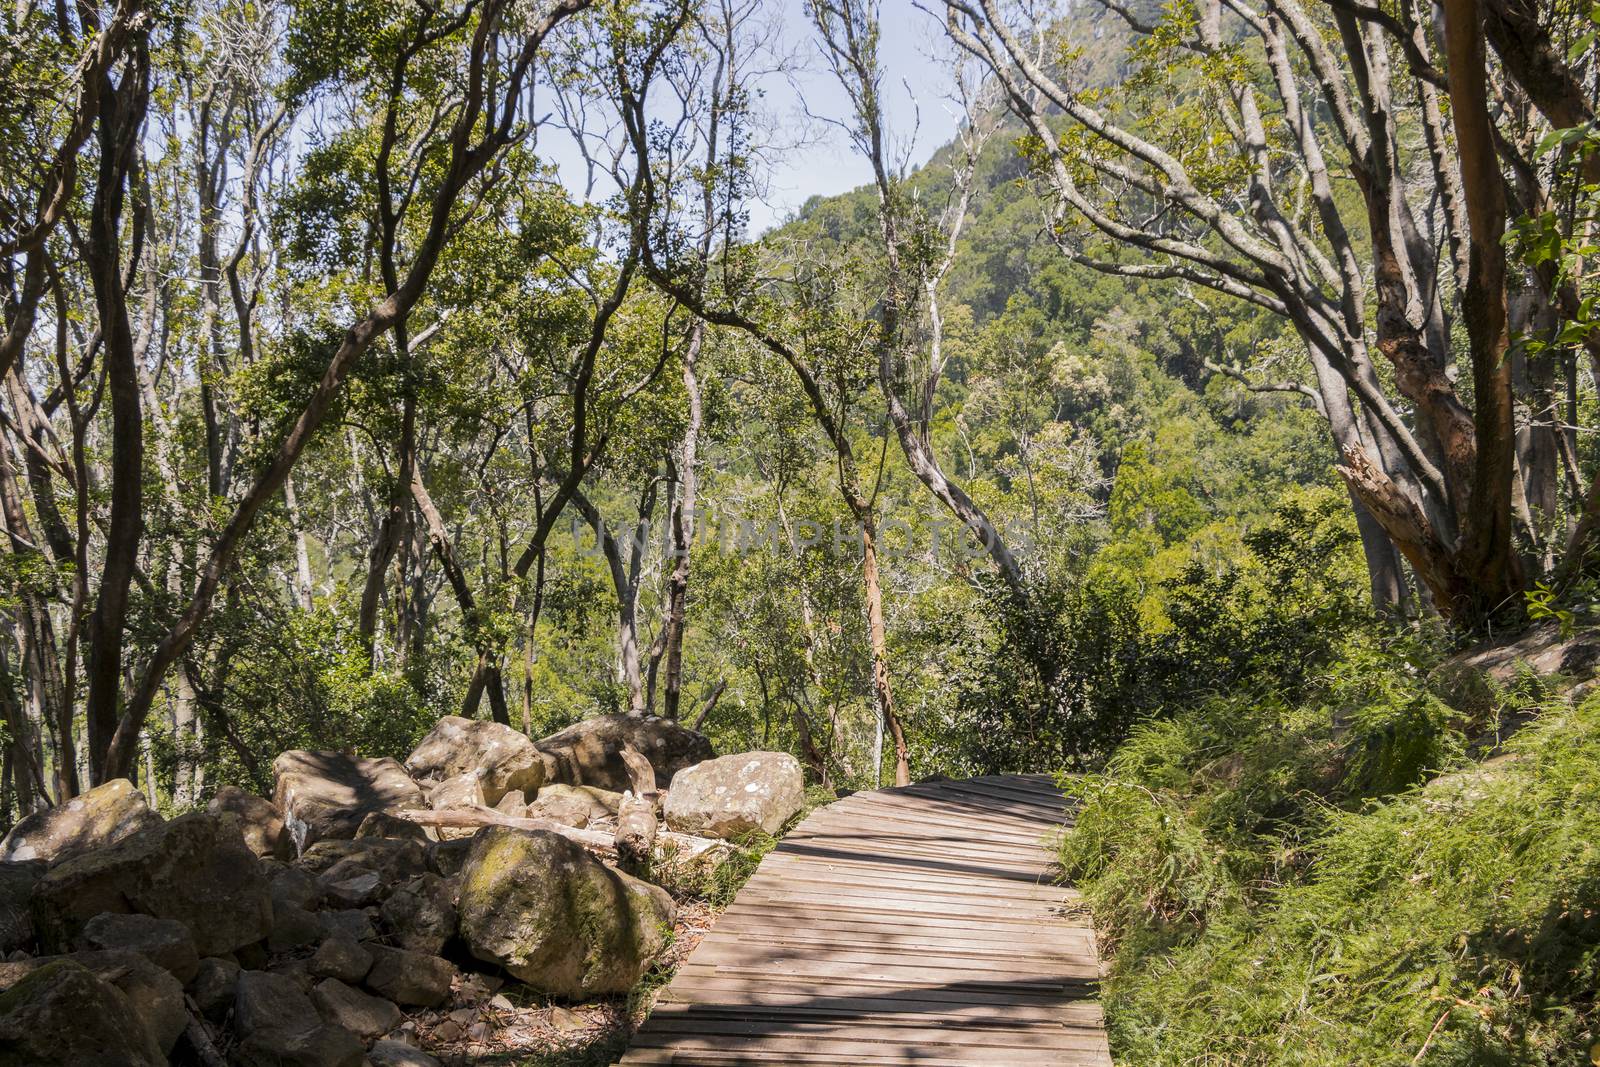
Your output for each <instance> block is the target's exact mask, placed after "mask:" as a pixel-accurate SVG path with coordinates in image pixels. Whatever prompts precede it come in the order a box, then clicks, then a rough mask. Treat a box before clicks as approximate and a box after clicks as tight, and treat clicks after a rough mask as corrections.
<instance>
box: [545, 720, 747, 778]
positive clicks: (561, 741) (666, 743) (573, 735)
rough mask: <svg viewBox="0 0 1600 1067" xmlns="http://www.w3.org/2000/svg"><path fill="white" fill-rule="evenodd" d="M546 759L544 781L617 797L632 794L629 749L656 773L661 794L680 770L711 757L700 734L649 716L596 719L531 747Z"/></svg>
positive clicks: (579, 724)
mask: <svg viewBox="0 0 1600 1067" xmlns="http://www.w3.org/2000/svg"><path fill="white" fill-rule="evenodd" d="M536 745H537V747H538V749H539V751H540V752H542V753H544V754H545V755H546V756H547V757H549V764H550V766H549V774H548V776H547V780H548V781H551V782H560V783H563V784H566V785H595V786H599V787H600V788H602V789H611V790H614V791H616V792H619V793H620V792H622V791H623V790H626V789H629V788H632V786H633V779H632V778H631V777H630V776H629V774H628V767H627V764H625V763H624V762H623V761H622V749H623V746H624V745H631V746H632V747H633V748H634V749H635V750H636V751H637V752H638V753H639V754H640V755H642V756H644V757H645V758H646V759H648V760H649V761H650V765H651V766H652V767H654V768H655V772H656V784H657V785H658V786H659V787H661V788H663V789H664V788H666V786H667V783H668V782H670V781H671V780H672V776H673V775H675V774H677V773H678V772H679V771H680V770H682V769H683V768H685V767H689V766H692V765H694V764H696V763H700V762H701V761H703V760H708V759H710V758H711V757H712V756H714V755H716V753H715V752H713V751H712V750H711V742H710V741H708V740H707V739H706V736H705V735H704V734H700V733H696V732H695V731H693V730H691V729H689V728H688V727H685V726H680V725H678V724H677V723H676V722H673V721H672V720H671V719H662V718H658V717H656V716H654V715H601V716H598V717H596V718H593V719H584V720H583V721H582V722H579V723H574V724H573V725H571V726H569V727H567V728H566V729H565V730H562V731H561V732H560V733H557V734H552V735H550V736H549V737H547V738H545V739H544V740H542V741H538V742H536Z"/></svg>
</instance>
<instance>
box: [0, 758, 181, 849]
mask: <svg viewBox="0 0 1600 1067" xmlns="http://www.w3.org/2000/svg"><path fill="white" fill-rule="evenodd" d="M160 822H161V816H159V815H157V814H156V813H155V812H153V811H151V810H150V805H148V804H147V803H145V799H144V794H143V793H141V792H139V791H138V790H137V789H135V788H134V787H133V783H132V782H130V781H128V780H127V779H126V778H114V779H112V780H111V781H109V782H107V783H106V784H105V785H99V786H95V787H94V788H93V789H91V790H89V791H88V792H86V793H82V794H79V795H78V796H75V797H73V798H72V799H71V800H69V801H67V802H66V803H65V804H62V805H60V806H59V807H54V808H47V809H45V810H44V811H36V812H34V813H33V814H32V815H29V816H27V817H26V818H24V819H22V820H21V821H20V822H18V823H17V825H15V826H13V827H12V828H11V832H10V833H8V834H6V836H5V839H4V840H0V861H15V860H44V861H45V862H46V863H55V862H57V861H59V860H63V859H66V858H67V857H69V856H76V855H78V854H80V853H83V852H89V851H93V850H94V849H100V848H105V847H106V846H107V845H114V844H116V843H117V842H118V841H121V840H123V839H124V838H127V837H131V836H132V835H133V834H136V833H138V832H139V831H140V830H143V829H146V828H148V827H150V826H155V825H158V824H159V823H160Z"/></svg>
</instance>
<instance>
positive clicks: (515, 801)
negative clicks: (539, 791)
mask: <svg viewBox="0 0 1600 1067" xmlns="http://www.w3.org/2000/svg"><path fill="white" fill-rule="evenodd" d="M494 810H495V811H498V812H500V813H501V814H502V815H510V816H512V817H513V818H517V819H520V818H522V816H524V815H526V814H527V812H528V798H527V795H526V794H524V793H523V792H522V790H520V789H513V790H511V792H509V793H507V794H506V795H505V796H503V797H501V798H500V801H499V803H497V804H496V805H495V806H494Z"/></svg>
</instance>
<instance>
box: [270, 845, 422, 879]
mask: <svg viewBox="0 0 1600 1067" xmlns="http://www.w3.org/2000/svg"><path fill="white" fill-rule="evenodd" d="M300 862H301V866H303V867H304V868H305V869H306V870H308V871H312V872H315V873H316V874H318V875H324V876H328V877H329V878H330V879H331V880H332V881H342V880H343V878H344V877H345V875H343V874H341V873H340V865H341V864H343V870H345V871H352V870H357V869H365V870H369V871H377V872H378V876H379V878H380V879H381V880H382V881H383V882H384V883H385V884H392V883H395V882H403V881H405V880H406V879H407V878H410V877H412V876H414V875H418V874H421V873H422V872H423V870H424V869H425V868H426V866H427V860H426V854H425V853H424V852H423V847H422V845H421V844H420V843H419V842H416V841H407V840H396V839H393V838H384V837H368V838H364V839H362V840H360V841H323V842H320V843H318V844H316V845H313V846H312V847H311V848H309V849H307V850H306V854H305V855H304V856H302V857H301V858H300Z"/></svg>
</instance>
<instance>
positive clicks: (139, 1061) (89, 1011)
mask: <svg viewBox="0 0 1600 1067" xmlns="http://www.w3.org/2000/svg"><path fill="white" fill-rule="evenodd" d="M166 1062H167V1057H166V1054H165V1051H164V1050H163V1049H161V1048H160V1047H159V1046H158V1045H157V1043H156V1039H155V1037H154V1036H153V1035H152V1034H151V1031H150V1028H149V1027H147V1026H146V1025H145V1023H144V1022H143V1021H142V1020H141V1019H140V1018H139V1016H138V1015H137V1014H136V1013H135V1009H134V1007H133V1005H131V1004H130V1003H129V1002H128V998H127V996H126V995H125V994H123V993H122V991H121V990H119V989H117V988H116V987H115V986H113V985H111V984H110V983H109V982H105V981H102V980H101V979H99V978H97V977H95V975H94V974H93V973H91V972H90V971H89V970H88V968H86V967H84V966H83V965H82V964H80V963H77V962H75V961H73V960H70V959H57V960H51V961H49V962H47V963H45V964H44V965H43V966H41V967H37V968H35V969H34V970H33V971H32V973H30V974H28V975H27V976H26V977H24V978H23V979H22V980H21V981H19V982H17V983H16V984H15V985H13V986H12V987H11V988H10V989H8V990H6V992H5V993H3V994H0V1064H5V1065H7V1067H10V1065H13V1064H15V1065H17V1067H22V1065H24V1064H26V1065H30V1067H87V1065H89V1064H96V1065H99V1067H162V1065H164V1064H165V1063H166Z"/></svg>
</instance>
